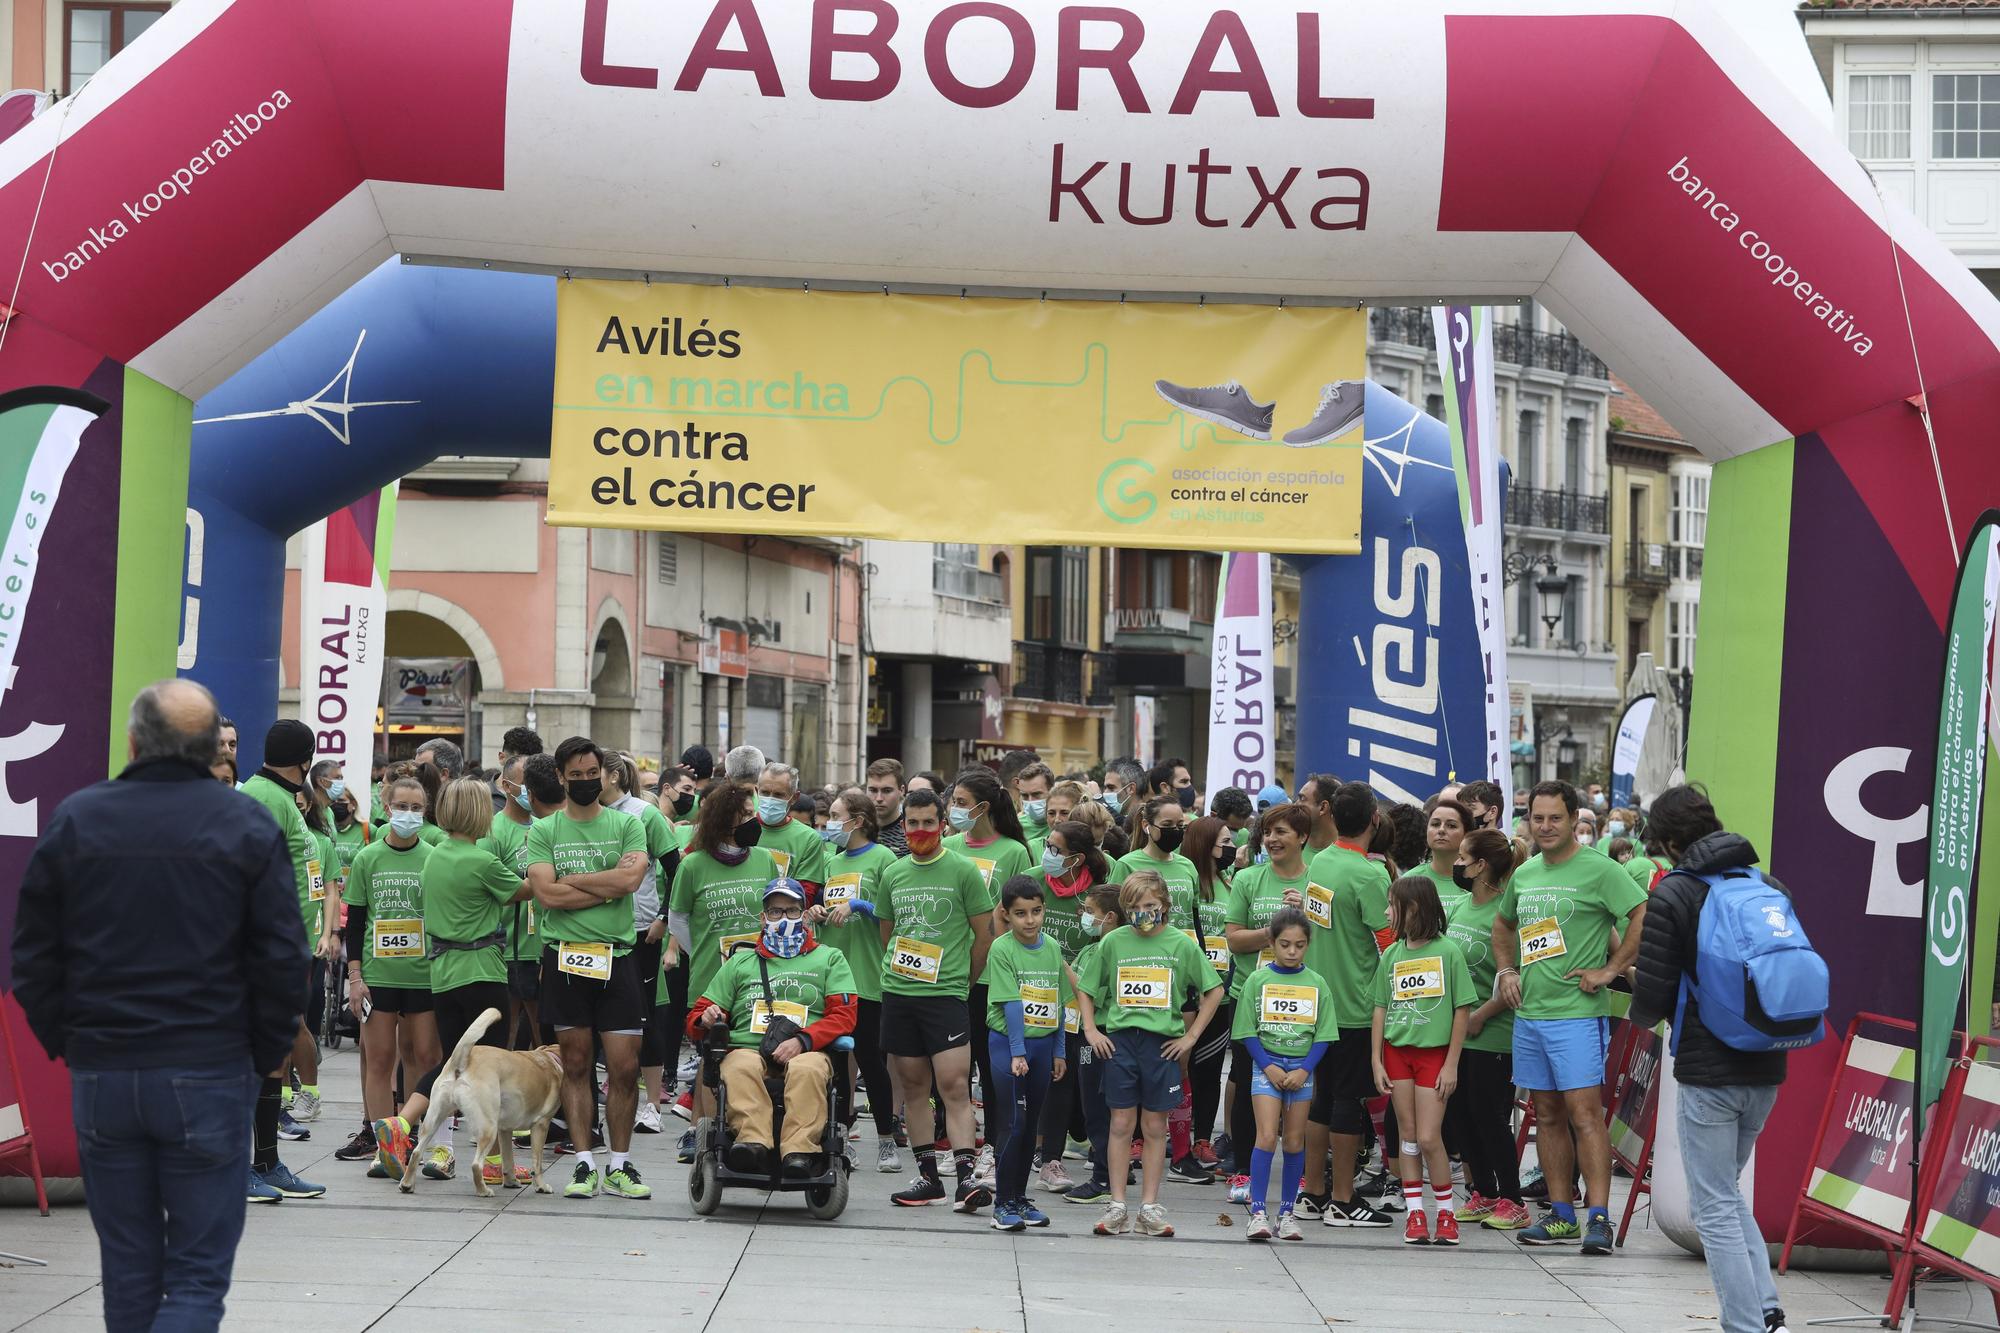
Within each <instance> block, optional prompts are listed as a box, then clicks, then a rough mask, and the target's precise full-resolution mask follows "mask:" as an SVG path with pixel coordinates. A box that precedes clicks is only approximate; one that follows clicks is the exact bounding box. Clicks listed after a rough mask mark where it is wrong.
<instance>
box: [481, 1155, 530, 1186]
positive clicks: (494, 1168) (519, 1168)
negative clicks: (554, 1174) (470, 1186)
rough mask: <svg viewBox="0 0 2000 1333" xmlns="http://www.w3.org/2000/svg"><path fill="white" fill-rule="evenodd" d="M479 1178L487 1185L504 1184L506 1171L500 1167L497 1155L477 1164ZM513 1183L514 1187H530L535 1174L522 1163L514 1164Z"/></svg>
mask: <svg viewBox="0 0 2000 1333" xmlns="http://www.w3.org/2000/svg"><path fill="white" fill-rule="evenodd" d="M479 1178H480V1179H481V1180H483V1181H485V1182H486V1183H487V1184H489V1185H502V1184H505V1183H506V1180H507V1169H506V1167H504V1166H502V1165H501V1163H500V1158H499V1156H498V1155H497V1154H496V1155H495V1156H492V1157H489V1158H487V1159H486V1160H485V1161H483V1162H481V1163H480V1164H479ZM514 1183H515V1184H516V1185H532V1184H534V1183H535V1173H534V1172H533V1171H530V1170H529V1169H528V1168H527V1167H526V1166H525V1165H523V1164H522V1163H520V1162H516V1163H515V1164H514Z"/></svg>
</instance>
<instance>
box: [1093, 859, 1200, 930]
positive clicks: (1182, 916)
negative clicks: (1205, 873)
mask: <svg viewBox="0 0 2000 1333" xmlns="http://www.w3.org/2000/svg"><path fill="white" fill-rule="evenodd" d="M1135 870H1150V871H1152V872H1153V873H1154V874H1156V875H1158V876H1159V877H1160V878H1161V879H1163V880H1165V881H1166V882H1167V924H1168V925H1170V926H1172V927H1173V928H1174V929H1175V930H1192V929H1194V899H1195V889H1196V888H1198V887H1199V886H1200V884H1201V872H1200V871H1199V870H1196V869H1195V868H1194V862H1192V861H1190V860H1188V859H1187V858H1186V857H1185V856H1182V855H1181V854H1180V853H1179V852H1174V853H1172V854H1170V855H1169V856H1168V857H1167V859H1166V860H1164V861H1162V860H1161V859H1160V858H1159V857H1157V856H1154V855H1153V854H1152V853H1151V852H1149V851H1147V850H1146V849H1145V848H1143V847H1141V848H1138V849H1136V850H1134V851H1129V852H1127V853H1125V855H1123V856H1121V857H1119V858H1118V859H1117V860H1116V861H1113V862H1112V863H1111V882H1112V883H1113V884H1123V883H1124V882H1125V881H1126V880H1127V879H1129V878H1131V876H1132V872H1133V871H1135Z"/></svg>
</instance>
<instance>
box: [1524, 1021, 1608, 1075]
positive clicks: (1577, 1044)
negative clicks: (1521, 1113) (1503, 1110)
mask: <svg viewBox="0 0 2000 1333" xmlns="http://www.w3.org/2000/svg"><path fill="white" fill-rule="evenodd" d="M1610 1031H1611V1025H1610V1023H1609V1022H1607V1021H1606V1020H1604V1019H1602V1018H1516V1019H1515V1020H1514V1082H1515V1083H1516V1084H1518V1085H1519V1086H1521V1087H1524V1088H1528V1089H1530V1090H1531V1091H1535V1092H1574V1091H1575V1090H1576V1089H1578V1088H1596V1087H1602V1086H1603V1084H1604V1059H1605V1055H1606V1054H1607V1052H1608V1051H1609V1049H1610V1044H1611V1037H1610Z"/></svg>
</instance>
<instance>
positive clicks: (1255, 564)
mask: <svg viewBox="0 0 2000 1333" xmlns="http://www.w3.org/2000/svg"><path fill="white" fill-rule="evenodd" d="M1273 674H1274V673H1273V670H1272V667H1271V557H1270V555H1269V554H1268V553H1267V552H1262V551H1256V552H1251V551H1231V552H1227V553H1225V554H1224V555H1223V557H1222V573H1221V575H1220V577H1219V579H1218V586H1217V588H1216V592H1215V639H1214V641H1213V643H1212V644H1211V645H1210V653H1209V680H1208V779H1207V782H1206V784H1205V785H1204V786H1203V787H1202V790H1203V791H1207V792H1218V791H1221V790H1222V789H1223V788H1224V787H1240V788H1242V789H1243V790H1244V791H1247V792H1257V791H1262V790H1263V789H1264V788H1265V787H1268V786H1270V785H1271V784H1272V783H1273V782H1275V781H1277V778H1276V776H1275V769H1274V765H1275V763H1276V755H1275V753H1274V749H1275V746H1276V742H1277V734H1276V733H1277V727H1276V723H1275V721H1274V719H1273V707H1272V705H1273V703H1274V699H1273V693H1272V677H1273Z"/></svg>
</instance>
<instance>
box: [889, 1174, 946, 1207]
mask: <svg viewBox="0 0 2000 1333" xmlns="http://www.w3.org/2000/svg"><path fill="white" fill-rule="evenodd" d="M889 1202H890V1203H893V1204H897V1205H900V1206H901V1207H904V1208H921V1207H923V1206H924V1205H925V1204H929V1203H943V1202H944V1182H943V1181H942V1180H939V1179H938V1178H937V1177H936V1176H932V1175H925V1174H923V1173H921V1172H920V1173H918V1175H917V1178H916V1179H915V1180H912V1181H911V1182H910V1183H909V1184H908V1185H905V1186H904V1187H903V1188H902V1189H899V1190H897V1191H896V1192H895V1193H894V1194H891V1195H890V1196H889Z"/></svg>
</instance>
